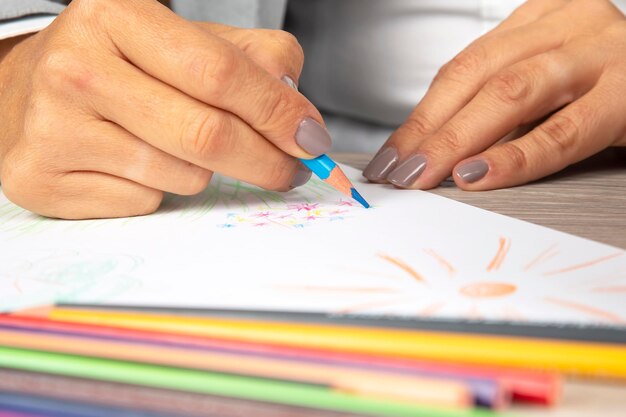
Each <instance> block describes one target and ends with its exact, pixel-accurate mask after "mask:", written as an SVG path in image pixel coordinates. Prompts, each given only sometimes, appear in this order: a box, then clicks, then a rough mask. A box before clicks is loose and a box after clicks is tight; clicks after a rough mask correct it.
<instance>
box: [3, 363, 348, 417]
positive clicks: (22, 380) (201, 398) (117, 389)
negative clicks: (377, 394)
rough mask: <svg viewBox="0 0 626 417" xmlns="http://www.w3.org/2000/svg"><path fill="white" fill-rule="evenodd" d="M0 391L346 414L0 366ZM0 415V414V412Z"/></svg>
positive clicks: (171, 408)
mask: <svg viewBox="0 0 626 417" xmlns="http://www.w3.org/2000/svg"><path fill="white" fill-rule="evenodd" d="M0 391H4V392H16V393H23V394H28V395H35V396H42V397H46V398H54V399H59V400H67V401H75V402H83V403H92V404H100V405H105V406H111V407H120V408H131V409H138V410H145V411H151V412H162V413H166V414H173V415H176V416H179V417H207V416H216V417H241V416H254V417H293V416H298V417H347V416H348V414H345V413H338V412H332V411H329V410H323V411H320V410H316V409H312V408H303V407H293V406H286V405H281V404H270V403H267V402H259V401H249V400H242V399H235V398H227V397H218V396H214V395H207V394H198V393H193V392H183V391H178V390H170V389H161V388H151V387H144V386H138V385H129V384H118V383H114V382H107V381H98V380H93V379H84V378H72V377H65V376H59V375H49V374H41V373H36V372H24V371H16V370H12V369H0ZM0 417H1V415H0Z"/></svg>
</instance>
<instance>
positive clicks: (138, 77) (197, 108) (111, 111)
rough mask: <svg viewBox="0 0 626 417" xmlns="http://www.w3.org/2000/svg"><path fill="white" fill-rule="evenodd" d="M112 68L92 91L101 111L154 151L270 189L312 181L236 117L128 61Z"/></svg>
mask: <svg viewBox="0 0 626 417" xmlns="http://www.w3.org/2000/svg"><path fill="white" fill-rule="evenodd" d="M108 68H109V71H108V72H107V74H101V75H100V77H102V79H100V80H99V81H98V82H94V83H93V86H92V87H91V88H92V89H93V90H92V93H93V94H90V96H91V97H92V105H93V107H94V109H95V111H96V112H97V113H98V114H99V115H100V116H101V117H103V118H104V119H106V120H110V121H112V122H114V123H116V124H118V125H120V126H122V127H123V128H124V129H125V130H127V131H128V132H130V133H132V134H133V135H134V136H136V137H138V138H141V139H142V140H144V141H146V142H148V143H149V144H150V145H152V146H153V147H155V148H158V149H160V150H162V151H164V152H166V153H168V154H170V155H173V156H175V157H177V158H179V159H182V160H185V161H188V162H190V163H192V164H194V165H197V166H199V167H202V168H204V169H206V170H209V171H213V172H220V173H222V174H224V175H227V176H231V177H234V178H237V179H240V180H242V181H245V182H248V183H251V184H255V185H258V186H260V187H263V188H266V189H272V190H289V189H290V188H293V187H294V186H298V185H302V181H304V180H305V179H308V178H304V176H305V175H306V174H307V173H308V171H306V170H304V169H303V167H302V165H301V164H300V163H299V162H298V161H297V160H296V159H294V158H293V157H291V156H289V155H287V154H286V153H284V152H282V151H281V150H279V149H278V148H276V147H275V146H274V145H273V144H271V143H270V142H268V141H267V140H265V139H264V138H263V137H262V136H261V135H259V133H257V132H256V131H255V130H254V129H252V128H251V127H250V126H248V125H247V124H246V123H245V122H243V121H242V120H240V119H239V118H238V117H236V116H235V115H233V114H232V113H229V112H226V111H223V110H221V109H216V108H214V107H211V106H207V105H206V104H204V103H201V102H199V101H197V100H195V99H193V98H191V97H188V96H186V95H185V94H182V93H181V92H180V91H178V90H176V89H174V88H172V87H170V86H168V85H165V84H163V83H161V82H160V81H158V80H156V79H154V78H151V77H146V76H145V74H143V73H142V72H141V71H140V70H138V69H137V68H135V67H133V66H132V65H130V64H128V63H126V62H123V61H120V62H117V63H115V64H111V65H109V66H108ZM119 97H124V99H123V100H120V99H119Z"/></svg>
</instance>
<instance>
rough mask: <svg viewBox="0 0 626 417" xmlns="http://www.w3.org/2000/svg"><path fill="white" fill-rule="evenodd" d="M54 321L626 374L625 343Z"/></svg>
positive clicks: (62, 315)
mask: <svg viewBox="0 0 626 417" xmlns="http://www.w3.org/2000/svg"><path fill="white" fill-rule="evenodd" d="M48 314H49V318H51V319H52V320H61V321H70V322H76V323H84V324H93V325H108V326H115V327H125V328H131V329H139V330H153V331H162V332H171V333H179V334H188V335H196V336H206V337H214V338H224V339H232V340H240V341H248V342H259V343H271V344H280V345H287V346H309V347H313V348H320V349H330V350H338V351H343V352H357V353H371V354H378V355H385V356H397V357H402V358H416V359H434V360H441V361H454V362H460V363H474V364H491V365H500V366H511V367H521V368H531V369H547V370H555V371H559V372H563V373H569V374H579V375H592V376H602V377H615V378H626V346H623V345H615V344H606V343H588V342H571V341H557V340H542V339H532V338H522V337H497V336H491V335H489V336H481V335H475V334H471V335H470V334H453V333H443V332H426V331H404V330H395V329H383V328H360V327H354V326H333V325H322V324H308V323H278V322H265V321H255V320H236V319H225V318H206V317H183V316H176V315H165V314H137V313H124V312H114V311H103V310H101V311H98V310H77V309H63V308H53V309H51V310H50V311H49V313H48Z"/></svg>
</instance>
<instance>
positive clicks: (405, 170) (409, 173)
mask: <svg viewBox="0 0 626 417" xmlns="http://www.w3.org/2000/svg"><path fill="white" fill-rule="evenodd" d="M425 169H426V156H424V155H422V154H417V155H413V156H412V157H410V158H409V159H407V160H406V161H404V162H403V163H401V164H400V165H399V166H398V167H397V168H396V169H394V170H393V171H391V173H390V174H389V175H387V181H389V182H390V183H392V184H393V185H397V186H398V187H408V186H410V185H411V184H413V183H414V182H415V180H417V178H418V177H419V176H420V175H422V172H424V170H425Z"/></svg>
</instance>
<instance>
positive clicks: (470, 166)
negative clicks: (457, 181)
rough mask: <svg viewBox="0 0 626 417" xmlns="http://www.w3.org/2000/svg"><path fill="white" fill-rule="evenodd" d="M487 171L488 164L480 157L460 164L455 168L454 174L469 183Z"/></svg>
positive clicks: (480, 177) (477, 179) (481, 176)
mask: <svg viewBox="0 0 626 417" xmlns="http://www.w3.org/2000/svg"><path fill="white" fill-rule="evenodd" d="M488 171H489V165H487V163H486V162H485V161H484V160H482V159H476V160H474V161H470V162H466V163H464V164H463V165H460V166H459V167H458V168H457V169H456V170H455V174H456V175H457V176H458V177H459V178H461V180H463V181H464V182H467V183H470V184H471V183H473V182H476V181H479V180H480V179H482V178H483V177H484V176H485V175H487V172H488Z"/></svg>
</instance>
